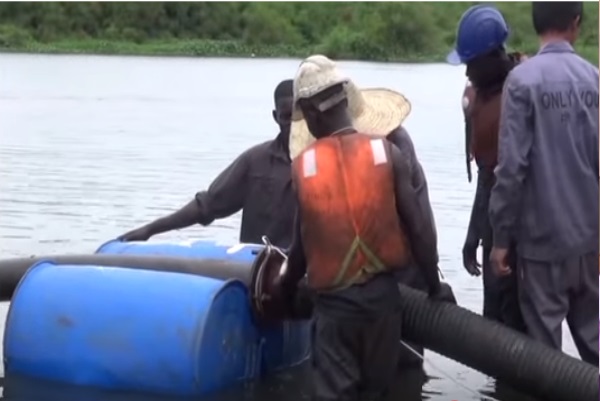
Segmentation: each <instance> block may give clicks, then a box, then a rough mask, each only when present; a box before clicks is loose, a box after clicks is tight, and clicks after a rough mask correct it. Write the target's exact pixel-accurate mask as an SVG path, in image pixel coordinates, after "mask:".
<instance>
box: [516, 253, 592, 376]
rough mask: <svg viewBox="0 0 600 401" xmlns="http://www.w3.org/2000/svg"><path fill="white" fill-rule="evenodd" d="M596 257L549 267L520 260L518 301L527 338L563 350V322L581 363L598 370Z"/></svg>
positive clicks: (545, 264)
mask: <svg viewBox="0 0 600 401" xmlns="http://www.w3.org/2000/svg"><path fill="white" fill-rule="evenodd" d="M597 271H598V255H597V252H590V253H588V254H586V255H582V256H579V257H573V258H569V259H567V260H564V261H561V262H558V263H550V262H539V261H532V260H527V259H524V258H519V267H518V281H519V284H518V287H519V301H520V305H521V310H522V312H523V318H524V320H525V324H526V325H527V332H528V334H529V335H530V336H531V337H532V338H534V339H536V340H537V341H540V342H542V343H544V344H546V345H548V346H550V347H552V348H554V349H557V350H562V322H563V321H564V320H565V319H566V320H567V324H568V325H569V329H570V330H571V335H572V336H573V340H574V341H575V345H576V347H577V350H578V351H579V355H580V356H581V359H583V360H584V361H586V362H588V363H591V364H593V365H595V366H598V276H597V274H598V273H597Z"/></svg>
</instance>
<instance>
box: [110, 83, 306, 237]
mask: <svg viewBox="0 0 600 401" xmlns="http://www.w3.org/2000/svg"><path fill="white" fill-rule="evenodd" d="M292 85H293V81H292V80H286V81H282V82H281V83H280V84H279V85H278V86H277V88H276V89H275V94H274V97H275V110H273V119H274V120H275V122H276V123H277V125H279V129H280V132H279V135H278V136H277V138H275V139H274V140H270V141H267V142H264V143H261V144H259V145H256V146H254V147H252V148H250V149H248V150H246V151H245V152H244V153H242V154H241V155H240V156H239V157H238V158H237V159H236V160H235V161H234V162H233V163H231V165H229V167H227V168H226V169H225V170H224V171H223V172H222V173H221V174H220V175H219V176H218V177H217V178H216V179H215V180H214V181H213V183H212V184H211V185H210V186H209V187H208V190H206V191H201V192H198V193H197V194H196V196H195V197H194V199H192V200H191V201H190V202H189V203H188V204H187V205H185V206H184V207H183V208H181V209H180V210H178V211H177V212H175V213H173V214H170V215H168V216H166V217H162V218H159V219H158V220H155V221H153V222H151V223H149V224H146V225H144V226H142V227H140V228H137V229H135V230H133V231H130V232H128V233H126V234H124V235H122V236H121V237H120V239H121V240H123V241H146V240H148V239H149V238H150V237H152V236H154V235H156V234H160V233H163V232H167V231H171V230H177V229H181V228H185V227H189V226H191V225H193V224H197V223H199V224H201V225H203V226H207V225H209V224H211V223H212V222H213V221H214V220H216V219H222V218H225V217H229V216H231V215H233V214H235V213H237V212H239V211H240V210H243V212H242V227H241V230H240V242H244V243H262V241H261V237H262V236H263V235H266V236H267V237H268V238H269V239H270V240H271V242H272V243H273V244H274V245H275V246H278V247H283V248H286V247H288V246H289V244H290V237H291V233H292V229H291V227H292V224H293V220H294V212H295V209H296V206H295V205H296V200H295V197H294V193H293V190H292V185H291V177H290V163H291V161H290V155H289V133H290V121H291V111H292V109H291V107H292Z"/></svg>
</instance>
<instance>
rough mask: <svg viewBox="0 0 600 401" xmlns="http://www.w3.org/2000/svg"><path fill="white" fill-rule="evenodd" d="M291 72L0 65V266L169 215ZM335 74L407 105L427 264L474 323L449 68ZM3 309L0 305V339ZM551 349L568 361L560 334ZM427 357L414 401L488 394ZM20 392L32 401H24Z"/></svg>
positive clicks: (167, 61)
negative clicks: (438, 271)
mask: <svg viewBox="0 0 600 401" xmlns="http://www.w3.org/2000/svg"><path fill="white" fill-rule="evenodd" d="M298 62H299V61H298V60H259V59H251V60H245V59H237V60H236V59H192V58H142V57H129V58H128V57H91V56H41V55H40V56H34V55H0V258H6V257H14V256H28V255H32V254H53V253H54V254H60V253H86V252H90V253H91V252H93V251H94V250H95V249H96V248H97V247H98V246H99V245H100V244H101V243H102V242H104V241H106V240H108V239H112V238H114V237H115V236H117V235H118V234H121V233H123V232H124V231H126V230H128V229H131V228H134V227H136V226H138V225H140V224H142V223H144V222H148V221H150V220H152V219H154V218H156V217H158V216H161V215H164V214H166V213H170V212H172V211H174V210H175V209H177V208H178V207H179V206H181V205H183V204H184V203H186V202H187V201H189V199H191V196H192V195H193V194H194V193H195V192H196V191H197V190H199V189H203V188H206V187H207V186H208V185H209V184H210V182H211V180H212V179H213V178H214V177H215V176H216V175H217V174H218V173H219V172H220V171H221V170H222V169H223V168H224V167H226V166H227V165H228V164H229V163H230V162H231V161H232V160H233V158H235V157H236V156H237V155H238V154H239V153H241V152H242V151H243V150H245V149H247V148H248V147H250V146H252V145H253V144H256V143H258V142H262V141H265V140H268V139H271V138H272V137H274V136H275V135H276V133H277V131H276V126H275V125H274V123H273V121H272V118H271V109H272V92H273V89H274V87H275V85H276V84H277V83H278V82H279V81H280V80H283V79H287V78H290V77H292V76H293V74H294V72H295V69H296V68H297V66H298ZM342 66H343V68H344V70H345V71H346V72H347V73H348V74H349V75H350V76H351V77H353V78H354V80H355V81H356V82H357V83H358V84H359V85H360V86H367V87H376V86H382V87H388V88H393V89H396V90H399V91H400V92H402V93H404V94H405V95H406V96H407V97H408V98H409V99H410V100H411V102H412V105H413V112H412V114H411V115H410V116H409V118H408V119H407V121H406V123H405V126H406V128H407V129H408V131H409V132H410V133H411V136H412V138H413V141H414V143H415V147H416V150H417V154H418V157H419V158H420V161H421V163H422V164H423V167H424V169H425V172H426V174H427V178H428V181H429V190H430V196H431V199H432V203H433V209H434V212H435V217H436V221H437V225H438V233H439V252H440V258H441V267H442V269H443V272H444V275H445V277H446V280H447V281H448V282H449V283H450V284H451V285H452V286H453V288H454V291H455V293H456V296H457V299H458V302H459V303H460V304H461V305H462V306H465V307H467V308H469V309H472V310H473V311H476V312H480V310H481V299H482V295H481V294H482V286H481V281H480V280H479V279H476V278H472V277H470V276H469V275H468V274H467V273H466V272H465V271H464V270H463V268H462V266H461V248H462V241H463V239H464V236H465V232H466V227H467V223H468V218H469V212H470V205H471V202H472V198H473V194H474V189H475V184H474V183H472V184H469V183H468V182H467V178H466V172H465V163H464V150H463V148H464V139H463V120H462V111H461V106H460V104H461V102H460V97H461V94H462V90H463V87H464V83H465V78H464V70H463V68H457V67H451V66H446V65H399V64H375V63H356V62H352V63H350V62H348V63H342ZM239 222H240V219H239V215H236V216H233V217H231V218H228V219H224V220H221V221H218V222H216V223H215V224H213V225H212V226H210V227H207V228H203V227H193V228H190V229H186V230H183V231H179V232H174V233H169V234H166V235H163V236H161V238H163V239H189V238H197V239H201V238H205V239H208V238H217V239H219V240H223V241H228V242H230V243H235V242H236V241H237V231H238V227H239ZM7 309H8V304H2V303H0V330H2V331H3V324H4V320H5V313H6V310H7ZM565 342H566V344H565V347H566V350H567V352H569V353H571V354H573V352H574V351H573V350H574V347H573V345H572V341H571V338H570V337H569V336H568V335H567V337H566V339H565ZM0 349H1V348H0ZM427 358H428V360H430V361H431V364H430V363H427V364H426V370H427V374H428V375H429V376H430V378H429V380H428V382H427V383H426V384H425V385H424V386H423V389H422V393H423V398H424V399H430V400H433V401H451V400H460V401H463V400H480V399H483V398H482V397H481V396H478V395H477V394H476V393H474V392H473V391H483V392H485V393H487V394H492V393H493V391H494V385H493V381H492V380H491V379H488V378H486V377H485V376H483V375H481V374H479V373H477V372H474V371H472V370H471V369H469V368H466V367H464V366H462V365H460V364H458V363H455V362H453V361H450V360H447V359H446V358H443V357H441V356H439V355H435V354H433V353H432V352H427ZM1 369H2V367H0V377H1V376H2V374H1V373H2V370H1ZM302 374H303V372H300V373H298V374H293V373H291V372H288V373H284V374H283V375H282V376H280V377H277V378H273V379H270V380H268V381H267V382H266V383H261V384H257V385H252V386H248V387H247V388H245V389H241V390H234V391H232V392H229V393H228V394H224V395H221V396H219V398H220V399H224V400H232V401H233V400H240V399H244V400H260V401H266V400H273V401H279V400H280V399H283V398H284V397H285V399H286V400H292V398H290V394H298V397H297V398H298V399H303V394H305V393H306V389H305V384H303V383H304V382H302V380H300V379H298V377H302ZM448 377H449V378H448ZM0 380H2V379H0ZM403 380H405V381H406V383H407V385H409V384H410V385H411V386H412V387H415V386H416V390H412V391H413V392H415V393H416V394H417V395H415V396H414V397H413V398H411V397H409V396H408V395H407V393H406V395H405V397H406V398H404V397H403V398H402V399H403V400H404V399H406V400H409V399H410V400H413V399H415V400H416V399H421V397H420V396H419V395H418V394H419V393H421V391H420V390H421V389H420V387H421V386H420V380H419V378H418V374H417V373H414V372H413V373H411V372H407V374H406V375H405V377H404V379H403ZM5 385H6V388H5V399H7V400H8V399H10V400H15V401H16V400H18V401H24V400H25V399H36V400H38V401H49V400H54V399H56V400H59V399H60V401H66V400H68V399H71V398H72V399H73V400H75V399H77V400H81V399H94V400H95V399H98V400H104V401H116V400H133V399H134V398H133V396H131V395H107V394H104V393H101V394H98V393H85V394H84V393H81V392H80V391H79V390H78V391H79V392H77V391H75V390H67V389H65V388H63V387H56V386H53V385H50V386H47V387H44V386H43V385H42V384H41V383H29V382H25V384H23V382H22V381H21V380H20V379H19V380H16V379H15V380H14V381H9V382H7V383H5ZM0 386H2V384H1V383H0ZM9 386H11V387H9ZM35 389H37V390H35ZM42 389H43V390H42ZM34 390H35V391H38V390H39V391H40V393H38V394H37V395H32V393H31V392H32V391H34ZM0 391H1V390H0ZM69 391H71V392H69ZM74 391H75V392H74ZM407 391H408V390H407ZM69 394H71V396H70V395H69ZM70 397H71V398H70ZM494 397H496V398H499V399H502V400H511V401H516V400H517V399H519V400H520V399H521V398H518V397H517V396H515V395H513V394H510V395H501V394H496V395H494ZM135 399H136V400H137V399H139V398H135ZM140 400H141V399H140ZM144 400H149V398H144Z"/></svg>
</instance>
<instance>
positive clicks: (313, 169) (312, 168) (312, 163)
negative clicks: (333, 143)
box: [302, 149, 317, 178]
mask: <svg viewBox="0 0 600 401" xmlns="http://www.w3.org/2000/svg"><path fill="white" fill-rule="evenodd" d="M302 168H303V170H304V178H308V177H313V176H315V175H317V156H316V155H315V150H314V149H309V150H307V151H306V152H304V156H303V157H302Z"/></svg>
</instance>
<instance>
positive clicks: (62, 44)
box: [0, 39, 598, 65]
mask: <svg viewBox="0 0 600 401" xmlns="http://www.w3.org/2000/svg"><path fill="white" fill-rule="evenodd" d="M449 50H450V49H447V50H446V52H442V51H441V50H440V51H439V52H438V53H437V54H407V55H405V56H404V57H389V58H387V59H378V58H374V59H361V58H360V57H358V56H357V57H356V58H348V57H346V58H343V59H344V60H354V61H370V62H396V63H443V62H445V55H446V53H447V51H449ZM518 50H519V51H523V52H526V53H528V54H530V55H531V54H535V52H536V49H535V47H533V48H529V49H518ZM576 50H577V51H578V53H579V54H580V55H581V56H582V57H584V58H586V59H587V60H588V61H590V62H591V63H593V64H594V65H598V48H597V47H594V46H583V45H580V46H576ZM0 53H8V54H10V53H12V54H56V55H74V54H80V55H104V56H144V57H204V58H267V59H269V58H272V59H278V58H279V59H281V58H298V59H302V58H304V57H307V56H309V55H310V54H314V53H319V50H318V49H312V48H308V47H306V48H299V47H295V46H286V45H275V46H262V45H261V46H250V45H246V44H243V43H240V42H236V41H213V40H202V39H196V40H169V41H148V42H144V43H135V42H130V41H115V40H100V39H85V40H61V41H56V42H50V43H40V42H33V41H31V42H27V43H25V44H23V45H21V46H11V47H8V48H6V47H4V48H3V47H0Z"/></svg>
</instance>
